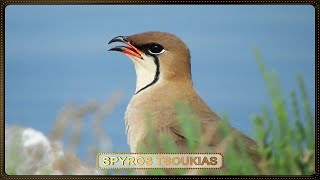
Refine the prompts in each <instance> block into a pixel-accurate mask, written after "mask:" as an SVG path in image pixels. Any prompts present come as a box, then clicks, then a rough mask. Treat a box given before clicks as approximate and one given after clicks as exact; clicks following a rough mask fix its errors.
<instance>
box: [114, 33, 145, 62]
mask: <svg viewBox="0 0 320 180" xmlns="http://www.w3.org/2000/svg"><path fill="white" fill-rule="evenodd" d="M113 42H122V43H124V44H126V45H127V46H116V47H113V48H111V49H109V50H108V51H120V52H122V53H125V54H127V55H132V56H135V57H137V58H140V59H143V58H142V56H141V51H140V50H139V49H137V48H136V47H134V46H133V45H132V44H131V43H130V42H129V41H128V37H126V36H117V37H115V38H113V39H111V40H110V41H109V43H108V44H111V43H113Z"/></svg>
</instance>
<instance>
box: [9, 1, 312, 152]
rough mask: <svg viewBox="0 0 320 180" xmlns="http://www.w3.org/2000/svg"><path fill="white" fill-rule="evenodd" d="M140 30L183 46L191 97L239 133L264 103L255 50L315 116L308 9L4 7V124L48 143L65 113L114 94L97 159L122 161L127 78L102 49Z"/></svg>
mask: <svg viewBox="0 0 320 180" xmlns="http://www.w3.org/2000/svg"><path fill="white" fill-rule="evenodd" d="M144 31H165V32H170V33H173V34H176V35H177V36H179V37H180V38H181V39H183V41H185V43H186V44H187V45H188V46H189V48H190V51H191V56H192V75H193V82H194V85H195V88H196V89H197V91H198V93H199V94H200V96H201V97H202V98H203V99H204V100H205V101H206V102H207V103H208V105H209V106H210V107H211V108H212V109H213V110H214V111H216V112H217V113H218V114H220V113H221V112H226V113H227V114H228V116H229V119H230V121H231V124H232V125H233V126H234V127H236V128H238V129H240V130H242V131H243V132H244V133H246V134H249V135H250V131H251V130H252V127H253V125H252V122H251V120H250V118H251V116H252V114H254V113H256V112H259V111H260V109H261V105H262V104H264V103H269V101H270V100H269V97H268V92H267V88H266V87H265V85H264V82H263V78H262V75H261V73H260V72H259V69H258V66H257V63H256V61H255V58H254V53H253V47H255V46H256V47H258V48H259V49H260V52H261V54H262V56H263V58H264V60H265V63H266V65H267V67H268V68H271V69H275V70H276V71H277V72H278V74H279V76H280V80H281V83H282V85H283V89H285V90H289V89H294V90H296V89H298V87H297V83H296V78H295V73H296V72H300V73H301V74H302V76H303V77H304V80H305V83H306V87H307V92H308V94H309V95H310V99H311V100H312V101H311V103H312V104H311V105H312V107H313V108H314V107H315V102H314V99H315V10H314V7H313V6H311V5H264V6H263V5H246V6H243V5H238V6H236V5H212V6H208V5H205V6H201V5H197V6H191V5H188V6H187V5H181V6H167V5H157V6H154V5H134V6H129V5H121V6H120V5H90V6H89V5H69V6H58V5H50V6H49V5H34V6H31V5H28V6H27V5H24V6H19V5H9V6H7V7H6V9H5V123H6V125H19V126H24V127H31V128H34V129H36V130H39V131H41V132H43V133H44V134H49V133H50V132H52V129H53V127H55V126H56V121H57V117H58V116H59V113H60V112H61V110H62V109H63V107H65V106H66V104H68V103H70V102H73V103H74V104H77V105H79V106H81V105H85V104H87V103H88V102H92V101H94V102H105V101H107V99H108V97H110V95H111V94H113V93H114V92H121V94H122V96H121V97H122V98H121V99H120V101H119V102H118V103H115V104H116V105H115V107H114V108H113V111H112V112H111V113H108V116H107V117H106V118H104V119H103V122H101V123H102V124H101V127H100V128H102V129H103V132H104V133H106V135H107V136H108V137H109V140H110V142H109V146H108V147H106V148H104V147H101V148H100V150H101V151H114V152H128V151H129V148H128V145H127V143H126V135H125V125H124V112H125V109H126V106H127V104H128V102H129V100H130V99H131V97H132V95H133V94H134V90H135V81H136V79H135V78H136V77H135V71H134V66H133V64H132V62H131V61H130V60H129V58H128V57H126V56H125V55H123V54H120V53H114V52H108V51H107V49H108V48H110V47H109V46H108V45H107V42H108V41H109V40H110V39H111V38H113V37H115V36H119V35H132V34H135V33H140V32H144ZM286 95H287V96H289V91H286ZM75 123H76V122H75ZM93 129H94V127H93V125H92V121H91V118H90V117H86V118H85V121H84V124H83V127H82V131H81V133H80V134H79V136H80V137H79V138H80V139H81V141H79V148H77V150H76V151H77V155H78V156H80V157H84V156H85V155H86V152H87V150H88V147H90V146H100V145H99V143H100V142H99V141H97V140H96V138H95V135H94V134H93V133H92V131H93ZM66 133H68V130H67V132H66ZM65 141H67V140H65ZM65 143H68V142H65Z"/></svg>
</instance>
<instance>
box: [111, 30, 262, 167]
mask: <svg viewBox="0 0 320 180" xmlns="http://www.w3.org/2000/svg"><path fill="white" fill-rule="evenodd" d="M117 42H118V43H122V45H120V46H114V47H112V48H110V49H109V51H118V52H122V53H124V54H125V55H127V56H128V57H129V58H130V59H131V60H132V62H133V64H134V67H135V72H136V88H135V92H134V94H133V96H132V98H131V100H130V102H129V104H128V106H127V109H126V112H125V125H126V134H127V141H128V145H129V147H130V151H131V152H139V146H141V145H145V146H146V147H147V149H148V148H149V149H150V148H152V147H148V144H147V141H148V140H147V139H148V137H150V131H151V130H150V127H149V126H148V125H147V123H146V112H148V113H149V115H150V117H151V121H152V123H151V126H152V128H154V129H155V131H154V132H156V133H164V134H166V135H168V136H169V137H170V139H172V140H173V142H174V143H175V145H176V146H177V147H178V148H179V151H180V152H188V143H189V142H190V141H194V139H192V140H191V139H190V138H189V139H188V137H187V136H186V134H184V132H183V131H182V130H181V127H180V124H179V122H178V121H177V118H176V116H177V108H176V106H175V102H183V103H185V104H187V105H188V106H189V108H190V110H191V112H192V114H194V116H195V117H196V118H197V119H198V120H199V123H200V126H199V128H200V132H201V137H203V138H202V140H203V141H201V142H202V143H203V144H204V145H205V146H207V147H213V148H215V149H216V150H218V151H219V150H221V151H223V150H225V145H226V144H227V142H228V141H229V140H228V139H230V138H227V137H232V138H231V139H239V138H242V139H243V142H244V143H245V145H246V146H247V147H248V148H247V149H248V152H249V156H250V158H251V159H253V160H255V161H257V159H259V158H258V155H257V154H256V152H255V151H254V149H256V148H257V144H256V142H255V141H254V140H253V139H251V138H250V137H248V136H246V135H245V134H244V133H242V132H241V131H239V130H237V129H236V128H233V127H231V132H230V135H228V136H222V135H221V134H220V133H219V132H220V131H219V130H220V129H219V128H220V127H221V126H220V125H221V123H222V120H221V118H220V117H219V116H218V115H217V114H216V113H215V112H214V111H212V110H211V108H210V107H209V106H208V105H207V104H206V103H205V101H204V100H203V99H202V98H201V97H200V96H199V95H198V93H197V91H196V90H195V87H194V85H193V81H192V74H191V55H190V50H189V48H188V46H187V45H186V44H185V43H184V42H183V40H181V39H180V38H179V37H177V36H176V35H174V34H171V33H168V32H160V31H149V32H143V33H138V34H133V35H130V36H117V37H115V38H112V39H111V40H110V41H109V43H108V44H111V43H117ZM194 127H197V126H194ZM235 141H236V140H235ZM199 143H200V140H199ZM160 146H161V145H160ZM163 149H165V147H159V151H162V150H163Z"/></svg>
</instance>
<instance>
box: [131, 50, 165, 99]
mask: <svg viewBox="0 0 320 180" xmlns="http://www.w3.org/2000/svg"><path fill="white" fill-rule="evenodd" d="M152 56H153V61H154V63H155V65H156V73H155V75H154V78H153V81H152V82H151V83H149V84H148V85H146V86H144V87H143V88H141V89H139V90H138V91H137V92H136V93H135V94H134V95H136V94H138V93H139V92H141V91H143V90H145V89H147V88H148V87H150V86H152V85H154V84H155V83H156V82H158V80H159V76H160V64H159V59H158V57H157V56H155V55H152Z"/></svg>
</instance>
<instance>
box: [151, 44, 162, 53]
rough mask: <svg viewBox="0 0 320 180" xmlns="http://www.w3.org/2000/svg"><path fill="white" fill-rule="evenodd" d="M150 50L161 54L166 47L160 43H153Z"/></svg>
mask: <svg viewBox="0 0 320 180" xmlns="http://www.w3.org/2000/svg"><path fill="white" fill-rule="evenodd" d="M148 51H149V53H151V54H161V53H163V52H164V48H163V47H162V46H161V45H160V44H151V45H150V46H149V48H148Z"/></svg>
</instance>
